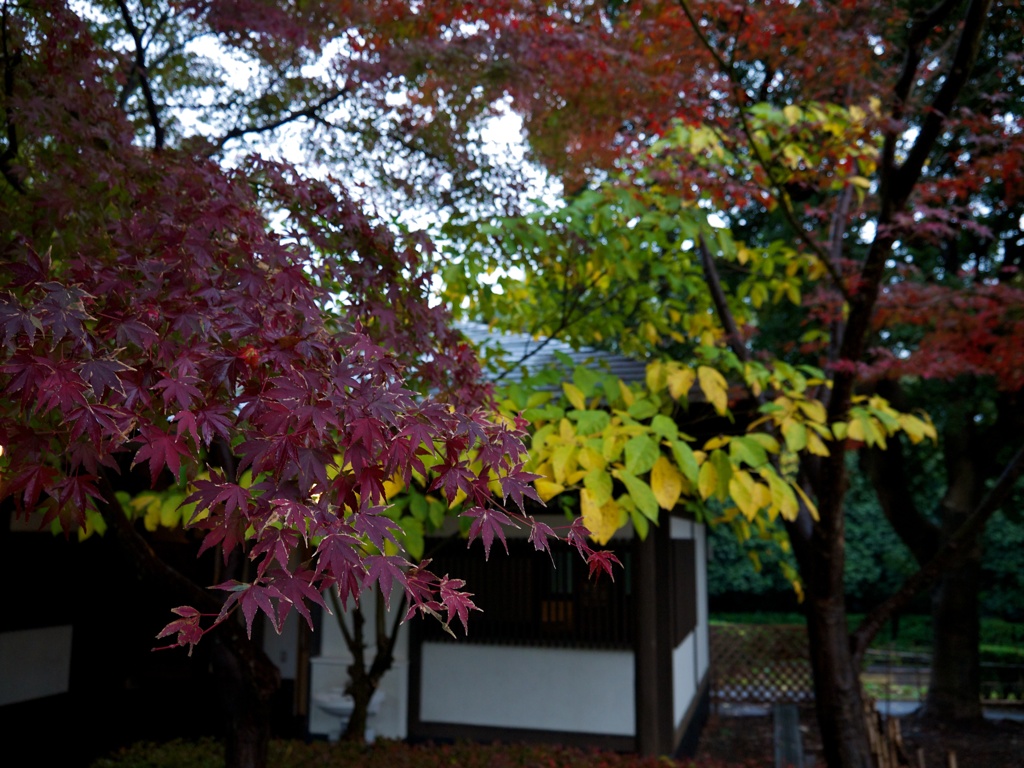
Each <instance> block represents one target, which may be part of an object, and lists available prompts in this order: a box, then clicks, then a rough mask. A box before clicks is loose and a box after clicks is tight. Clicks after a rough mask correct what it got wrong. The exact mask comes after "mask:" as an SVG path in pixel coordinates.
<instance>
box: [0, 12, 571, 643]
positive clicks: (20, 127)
mask: <svg viewBox="0 0 1024 768" xmlns="http://www.w3.org/2000/svg"><path fill="white" fill-rule="evenodd" d="M119 6H120V4H119ZM208 10H209V9H208ZM222 21H224V23H226V22H227V19H226V18H223V19H222ZM249 21H252V20H249ZM246 23H249V22H246ZM3 33H4V34H3V42H4V54H5V57H4V60H3V65H4V81H5V83H6V84H7V88H6V90H5V92H4V96H3V101H2V103H0V107H2V111H3V114H4V117H5V121H6V125H7V128H8V131H7V144H6V147H5V153H4V156H5V166H4V178H5V180H6V185H5V187H4V189H3V191H2V197H0V205H2V211H0V215H2V217H3V219H4V221H5V223H6V227H5V231H4V236H3V243H2V248H3V253H4V259H3V261H4V270H3V273H2V277H0V279H2V294H0V316H2V318H3V323H2V327H3V337H2V342H3V357H2V362H0V376H2V387H3V392H4V399H3V410H2V414H0V444H2V445H3V451H4V452H3V458H2V461H3V465H2V480H3V486H2V487H3V496H4V497H9V498H11V499H13V501H14V502H15V503H16V505H17V508H18V510H19V514H22V515H25V516H30V515H32V514H34V513H40V514H41V522H42V524H43V525H46V524H48V523H50V522H52V521H56V522H59V524H60V526H61V527H62V528H64V530H71V529H73V528H74V527H75V526H83V525H84V526H88V525H93V526H96V525H97V524H102V523H98V521H99V520H101V519H102V520H105V521H106V523H107V524H108V525H109V524H110V519H111V518H110V516H111V515H120V514H121V512H120V510H119V509H118V508H119V506H120V503H121V501H122V500H123V497H122V496H119V495H118V494H117V493H116V491H117V489H118V488H121V487H124V486H125V483H126V482H127V481H128V479H129V473H130V471H132V470H134V469H136V468H138V469H139V471H140V472H144V473H145V477H146V480H147V482H148V484H150V485H154V486H166V485H168V484H180V486H181V487H182V489H183V490H182V493H183V494H184V495H185V496H186V498H184V499H183V503H184V504H185V505H187V509H188V510H189V519H188V520H186V521H185V522H186V524H188V525H189V526H191V527H193V528H197V529H199V530H201V531H203V532H204V538H203V544H202V549H207V548H210V547H218V548H219V549H220V551H221V552H222V553H223V556H224V558H225V559H227V558H228V557H229V555H230V554H231V553H232V552H234V551H236V550H239V551H242V552H244V553H245V555H246V556H247V557H248V559H249V560H250V561H251V562H252V565H253V572H252V573H253V575H252V578H250V579H248V580H232V581H229V582H225V583H223V584H221V585H219V589H221V590H223V591H224V592H225V593H226V599H225V600H224V602H223V608H222V609H221V611H220V613H219V615H217V616H216V617H215V618H214V623H215V624H216V623H219V622H221V621H223V619H224V618H225V617H226V616H227V615H228V614H229V613H230V612H231V611H233V610H234V609H236V608H240V609H241V612H242V613H243V614H244V616H245V618H246V620H247V623H248V625H249V627H250V631H251V625H252V621H253V618H254V616H255V614H256V613H257V612H263V613H265V614H266V615H267V616H268V617H269V619H270V621H271V622H272V623H273V625H274V626H280V624H281V622H282V621H283V620H284V618H285V617H286V616H287V614H288V613H289V612H290V611H291V610H293V609H294V610H297V611H298V612H299V613H300V614H302V615H303V616H305V617H306V618H307V620H308V618H309V613H308V607H307V606H308V604H309V603H322V598H321V597H320V594H321V593H322V592H323V591H324V590H326V589H337V590H338V592H339V593H340V595H341V596H342V598H343V599H347V598H350V597H351V598H357V597H358V595H359V593H360V592H361V591H362V590H363V589H365V588H367V587H368V586H370V585H377V586H378V587H379V588H380V590H381V592H382V593H383V594H384V595H385V598H387V597H389V596H391V595H392V594H393V593H394V592H395V591H398V592H402V593H404V594H405V595H406V596H407V598H408V600H409V604H410V608H409V612H410V614H411V613H414V612H430V613H436V614H440V615H442V616H444V617H445V618H446V620H447V621H451V620H452V619H453V618H456V617H457V618H458V619H459V620H460V621H462V622H463V623H464V622H465V619H466V616H467V611H468V609H470V608H471V607H472V601H471V600H470V598H469V595H468V593H467V592H466V591H465V590H464V589H463V588H462V587H463V586H464V585H462V584H459V583H456V582H454V581H449V580H447V579H446V578H445V577H444V576H443V575H442V576H440V577H439V576H435V575H433V574H431V573H430V572H429V570H428V569H426V568H425V567H422V566H415V567H414V566H411V565H410V563H409V561H408V560H407V559H406V557H405V556H403V555H402V554H401V553H402V551H403V549H402V546H401V544H402V540H401V539H400V537H399V535H398V534H399V531H400V527H399V525H398V524H397V523H396V522H395V520H394V519H393V516H389V515H388V514H387V507H388V499H387V491H386V487H387V485H388V483H390V482H392V481H396V480H397V481H398V482H404V483H406V484H409V483H411V482H413V480H414V479H415V480H417V481H418V482H419V483H420V484H421V485H422V487H424V488H428V489H431V490H436V491H437V493H438V494H439V495H440V496H441V497H442V498H443V499H444V502H445V504H446V505H450V504H453V503H454V502H455V501H456V499H457V498H458V499H459V500H460V501H462V500H465V505H464V507H463V510H464V511H463V512H462V514H463V515H465V516H467V517H470V518H472V519H473V520H474V525H473V526H472V528H471V532H470V534H471V537H472V538H476V537H478V536H479V537H481V538H482V539H483V540H484V542H485V545H486V546H487V547H488V548H489V545H490V542H491V540H492V538H493V537H495V536H500V535H501V534H500V527H501V525H503V524H507V523H510V522H511V520H510V519H509V517H507V516H506V513H505V511H502V509H501V508H499V507H496V506H495V501H494V498H495V497H494V495H493V494H494V493H497V494H498V498H511V499H513V500H514V502H515V503H516V504H517V505H518V506H519V508H521V507H522V501H523V498H524V497H527V496H530V495H532V494H533V490H532V489H531V487H529V485H528V482H529V480H530V476H529V475H528V474H526V473H524V471H523V468H522V463H523V460H524V458H525V456H524V452H523V447H522V444H521V442H520V439H519V432H518V431H517V430H518V429H520V426H521V425H516V424H514V423H509V422H507V421H502V420H496V419H495V418H494V417H493V414H492V412H491V411H490V409H489V407H488V399H487V390H486V387H485V386H484V385H483V384H482V383H481V379H480V377H479V369H478V365H477V363H476V360H475V357H474V355H473V354H472V351H471V350H470V349H469V348H468V346H467V345H466V344H465V343H464V342H463V341H462V340H461V337H459V336H458V335H457V334H456V333H454V332H453V331H451V330H449V328H448V325H447V323H448V318H447V315H446V313H445V312H444V310H443V309H442V308H439V307H437V306H432V305H431V303H430V301H429V290H428V289H429V275H428V272H427V269H426V265H425V262H424V258H423V254H424V253H425V252H426V250H427V249H428V245H427V243H426V242H425V241H423V240H422V239H416V238H413V237H409V238H398V237H396V236H395V235H393V234H392V233H391V232H389V231H388V230H387V229H385V228H384V227H382V226H380V225H379V224H374V223H373V222H372V221H371V220H370V219H368V218H367V217H366V216H365V214H364V213H363V212H362V211H361V210H360V207H359V205H358V204H357V203H355V202H354V201H353V200H352V199H351V198H350V197H349V196H348V195H347V194H346V193H345V192H344V188H343V187H342V186H339V185H338V184H337V183H334V182H330V181H324V182H321V181H315V180H310V179H307V178H304V177H302V176H301V175H300V174H299V173H298V172H297V171H295V169H293V168H291V167H289V166H287V165H283V164H280V163H275V162H269V161H265V160H262V159H260V158H258V157H253V158H251V159H249V160H247V161H246V162H245V163H244V164H243V165H242V166H241V167H239V168H238V169H236V170H225V169H223V168H222V167H220V166H218V165H217V164H215V163H213V162H212V161H210V160H207V159H205V158H204V157H202V156H198V155H196V154H195V152H194V151H190V150H189V149H188V148H181V149H177V148H172V147H170V146H161V145H160V142H156V146H145V143H142V144H140V143H138V142H136V141H135V138H136V132H135V130H133V126H132V124H131V122H130V121H129V120H127V119H126V117H125V114H124V113H123V112H122V111H120V110H119V109H118V108H117V98H116V92H115V91H111V76H110V62H109V60H108V58H107V56H106V52H105V51H104V50H103V49H102V48H100V47H99V46H98V45H97V43H96V39H95V38H94V37H93V36H92V35H91V34H90V32H89V30H88V29H87V26H86V25H85V24H84V23H83V21H82V20H81V19H80V18H78V17H77V16H76V15H75V14H74V13H72V12H71V11H69V10H68V9H67V8H66V7H65V6H64V5H63V4H62V3H59V2H52V3H42V4H33V5H32V6H31V7H28V8H25V7H19V6H14V5H12V4H10V3H6V4H4V8H3ZM257 37H259V36H258V35H257ZM115 58H116V57H115ZM137 74H138V75H139V76H144V75H145V73H143V72H139V73H137ZM268 210H273V211H275V212H277V215H278V223H277V225H276V226H275V227H271V226H270V224H269V222H268V218H267V211H268ZM282 215H283V217H282ZM177 500H181V499H180V497H178V499H177ZM165 506H167V504H166V503H165V504H163V505H162V506H161V514H162V515H165V516H167V515H173V514H175V513H173V512H170V511H169V510H165V509H164V507H165ZM509 512H510V513H511V510H509ZM521 519H522V520H524V521H525V522H526V523H527V524H528V525H532V524H533V523H532V520H529V519H526V518H521ZM577 538H578V537H577ZM535 541H536V543H537V546H538V547H544V546H546V538H545V536H536V537H535ZM578 543H579V545H580V549H581V551H584V552H587V553H589V547H588V546H587V545H586V543H585V541H584V540H583V539H581V538H578ZM300 550H304V551H307V552H308V553H310V558H309V559H307V560H302V561H298V560H297V559H296V558H295V557H293V554H294V553H296V552H298V551H300ZM176 613H177V614H178V618H177V619H176V620H175V621H173V622H172V623H171V624H170V625H169V626H168V627H167V628H166V629H165V630H164V632H163V633H162V636H171V637H172V638H173V640H172V641H173V642H175V643H177V644H183V645H184V644H188V645H192V644H194V643H195V642H196V641H197V640H198V639H199V638H200V636H201V635H202V634H203V633H204V632H205V631H207V630H208V629H209V624H208V623H204V622H203V621H202V618H203V617H202V616H201V613H200V611H199V610H198V609H196V608H192V607H181V608H178V609H176Z"/></svg>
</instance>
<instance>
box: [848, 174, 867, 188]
mask: <svg viewBox="0 0 1024 768" xmlns="http://www.w3.org/2000/svg"><path fill="white" fill-rule="evenodd" d="M847 181H849V182H850V183H851V184H853V186H855V187H860V188H861V189H871V182H870V181H869V180H868V179H865V178H864V177H863V176H850V177H849V179H847Z"/></svg>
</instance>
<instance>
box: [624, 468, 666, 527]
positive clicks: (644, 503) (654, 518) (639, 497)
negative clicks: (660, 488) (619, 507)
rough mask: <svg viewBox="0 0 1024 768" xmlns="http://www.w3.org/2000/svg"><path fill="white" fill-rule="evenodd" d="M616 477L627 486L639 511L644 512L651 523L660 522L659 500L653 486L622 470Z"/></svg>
mask: <svg viewBox="0 0 1024 768" xmlns="http://www.w3.org/2000/svg"><path fill="white" fill-rule="evenodd" d="M615 476H616V477H617V478H619V480H621V481H622V484H623V485H625V486H626V490H627V491H629V496H630V498H632V499H633V501H635V502H636V506H637V509H639V510H640V511H641V512H643V513H644V516H645V517H647V519H648V520H650V521H651V522H655V523H656V522H658V499H657V498H656V497H655V496H654V491H652V490H651V486H649V485H648V484H647V483H645V482H644V481H643V480H641V479H640V478H639V477H636V476H634V475H631V474H630V473H629V472H623V471H622V470H619V471H618V472H617V473H616V475H615Z"/></svg>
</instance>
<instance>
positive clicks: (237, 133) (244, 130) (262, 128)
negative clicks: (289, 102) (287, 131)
mask: <svg viewBox="0 0 1024 768" xmlns="http://www.w3.org/2000/svg"><path fill="white" fill-rule="evenodd" d="M347 90H348V89H347V88H340V89H338V90H336V91H333V92H331V93H328V94H327V95H326V96H324V97H323V98H321V99H319V100H318V101H316V102H314V103H313V104H310V105H308V106H306V107H303V108H302V109H295V110H292V111H291V112H286V113H285V114H284V115H282V116H281V117H279V118H277V119H276V120H270V121H269V122H266V123H264V124H263V125H252V126H238V127H235V128H232V129H231V130H229V131H228V132H227V133H225V134H223V135H222V136H221V137H220V138H218V139H214V140H213V142H212V143H213V150H212V151H211V152H210V154H214V153H215V152H218V151H220V150H221V149H223V148H224V145H225V144H227V143H228V142H229V141H231V140H232V139H240V138H242V137H243V136H250V135H252V134H259V133H270V132H271V131H276V130H277V129H278V128H280V127H281V126H283V125H287V124H288V123H291V122H294V121H296V120H299V119H300V118H308V119H310V120H315V119H317V118H318V117H319V113H320V110H322V109H323V108H324V107H327V106H329V105H330V104H332V103H334V102H335V101H337V100H338V99H340V98H341V97H342V96H344V95H345V93H346V92H347Z"/></svg>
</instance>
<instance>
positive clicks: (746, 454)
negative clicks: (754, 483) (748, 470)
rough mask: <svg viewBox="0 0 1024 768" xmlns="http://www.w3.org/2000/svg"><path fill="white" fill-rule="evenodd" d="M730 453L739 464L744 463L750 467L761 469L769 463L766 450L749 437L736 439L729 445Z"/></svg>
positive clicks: (744, 436)
mask: <svg viewBox="0 0 1024 768" xmlns="http://www.w3.org/2000/svg"><path fill="white" fill-rule="evenodd" d="M729 453H730V454H731V455H732V458H733V461H735V462H736V463H737V464H739V463H740V462H741V461H742V462H746V464H747V466H750V467H760V466H762V465H763V464H765V463H767V461H768V454H767V453H765V450H764V448H762V447H761V445H760V444H759V443H758V441H756V440H754V439H752V437H751V436H748V435H741V436H740V437H734V438H733V439H732V441H731V442H730V443H729Z"/></svg>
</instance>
